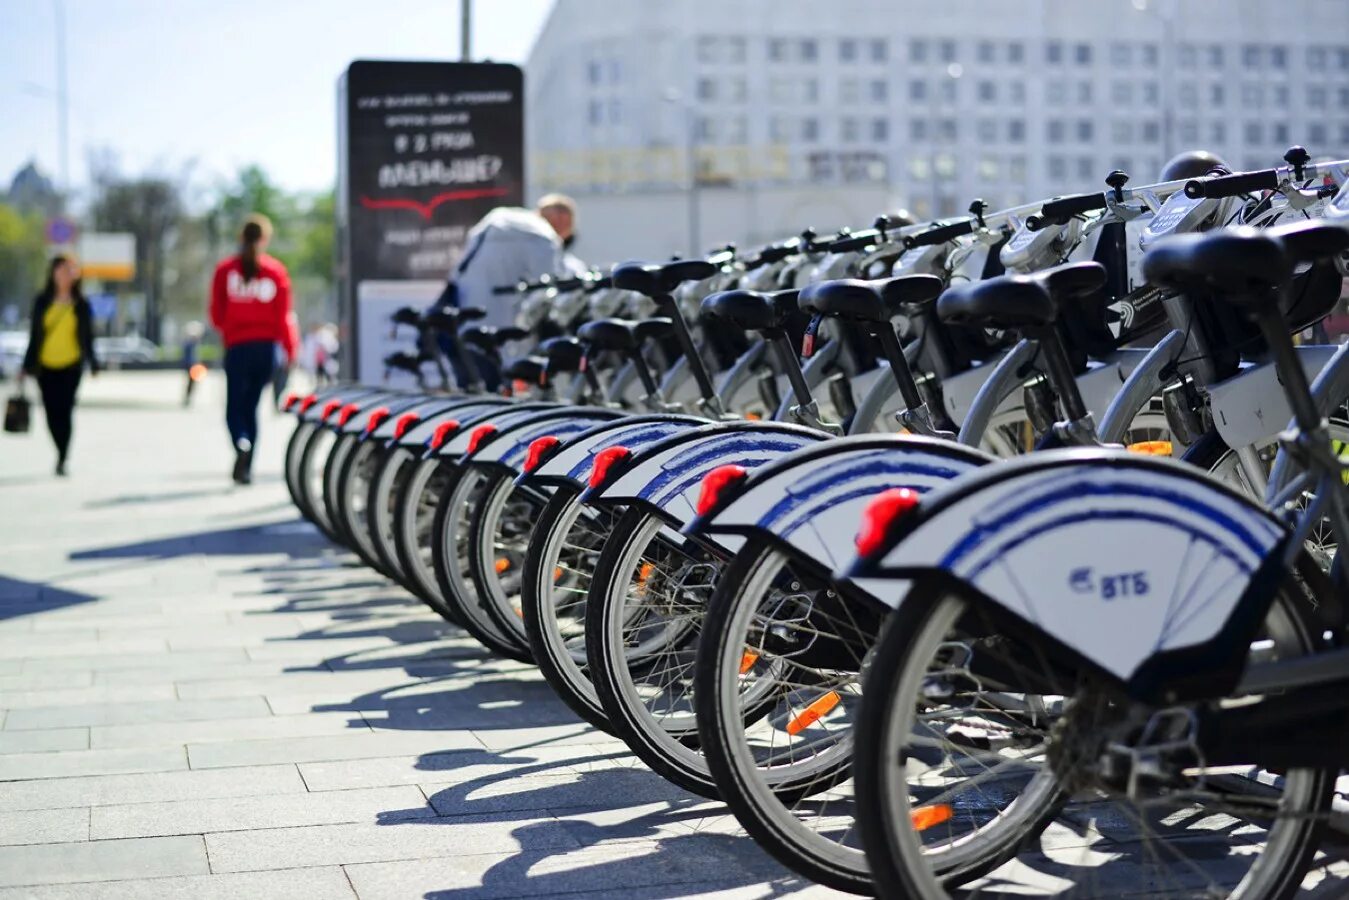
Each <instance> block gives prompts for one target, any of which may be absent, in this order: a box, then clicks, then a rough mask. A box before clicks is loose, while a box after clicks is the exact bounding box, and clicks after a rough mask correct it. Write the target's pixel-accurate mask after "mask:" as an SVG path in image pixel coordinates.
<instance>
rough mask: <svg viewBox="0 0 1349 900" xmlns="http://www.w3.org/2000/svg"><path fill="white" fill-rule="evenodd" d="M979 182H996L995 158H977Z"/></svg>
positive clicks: (996, 162)
mask: <svg viewBox="0 0 1349 900" xmlns="http://www.w3.org/2000/svg"><path fill="white" fill-rule="evenodd" d="M978 171H979V180H980V181H997V180H998V159H997V157H995V156H981V157H979V168H978Z"/></svg>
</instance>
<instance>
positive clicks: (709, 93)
mask: <svg viewBox="0 0 1349 900" xmlns="http://www.w3.org/2000/svg"><path fill="white" fill-rule="evenodd" d="M698 99H699V100H715V99H717V83H716V82H715V81H713V80H712V79H711V78H699V79H698Z"/></svg>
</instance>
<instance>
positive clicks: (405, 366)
mask: <svg viewBox="0 0 1349 900" xmlns="http://www.w3.org/2000/svg"><path fill="white" fill-rule="evenodd" d="M384 365H385V366H387V367H388V368H390V369H401V370H403V371H404V372H417V371H419V370H420V369H421V358H420V357H418V356H416V355H415V354H412V353H404V352H403V351H401V350H400V351H398V352H397V353H390V354H389V355H388V356H386V357H384Z"/></svg>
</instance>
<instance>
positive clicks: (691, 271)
mask: <svg viewBox="0 0 1349 900" xmlns="http://www.w3.org/2000/svg"><path fill="white" fill-rule="evenodd" d="M716 273H717V267H716V266H714V265H713V264H712V263H710V262H708V261H707V260H705V259H677V260H675V261H674V262H668V263H663V264H661V263H640V262H629V263H622V264H621V265H617V266H614V271H613V274H612V277H613V284H614V287H616V288H619V289H620V290H624V291H636V292H637V293H639V294H645V295H646V296H648V297H664V296H668V295H669V294H670V293H672V292H673V291H674V289H675V288H677V287H679V286H680V285H681V284H683V283H684V282H686V281H702V280H703V279H704V278H711V277H712V276H713V275H715V274H716Z"/></svg>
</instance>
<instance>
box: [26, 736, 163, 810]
mask: <svg viewBox="0 0 1349 900" xmlns="http://www.w3.org/2000/svg"><path fill="white" fill-rule="evenodd" d="M186 768H187V756H186V754H184V752H183V749H182V748H181V747H178V748H171V747H170V748H164V749H135V750H57V751H54V752H50V753H11V754H6V755H4V756H0V781H18V780H21V779H28V778H69V777H71V776H74V775H120V774H126V773H131V772H171V771H173V770H175V769H186ZM0 787H2V786H0ZM3 808H4V806H3V804H0V809H3Z"/></svg>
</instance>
